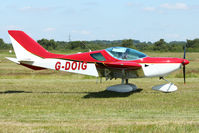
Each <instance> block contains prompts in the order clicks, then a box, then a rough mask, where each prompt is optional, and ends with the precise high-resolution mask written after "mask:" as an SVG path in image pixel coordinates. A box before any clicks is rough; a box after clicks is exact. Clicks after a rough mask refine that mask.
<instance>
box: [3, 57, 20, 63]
mask: <svg viewBox="0 0 199 133" xmlns="http://www.w3.org/2000/svg"><path fill="white" fill-rule="evenodd" d="M6 59H8V60H10V61H12V62H14V63H17V64H20V62H19V61H18V59H17V58H11V57H6Z"/></svg>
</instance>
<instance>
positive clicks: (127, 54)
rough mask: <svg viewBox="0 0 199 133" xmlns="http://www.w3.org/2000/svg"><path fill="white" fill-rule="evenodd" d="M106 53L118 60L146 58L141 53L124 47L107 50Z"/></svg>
mask: <svg viewBox="0 0 199 133" xmlns="http://www.w3.org/2000/svg"><path fill="white" fill-rule="evenodd" d="M106 52H107V53H108V54H109V55H111V56H112V57H114V58H116V59H118V60H137V59H140V58H144V57H147V55H146V54H144V53H142V52H139V51H137V50H135V49H131V48H125V47H111V48H107V49H106Z"/></svg>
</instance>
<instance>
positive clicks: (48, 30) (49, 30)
mask: <svg viewBox="0 0 199 133" xmlns="http://www.w3.org/2000/svg"><path fill="white" fill-rule="evenodd" d="M55 30H56V29H55V28H51V27H48V28H46V29H44V31H45V32H51V31H55Z"/></svg>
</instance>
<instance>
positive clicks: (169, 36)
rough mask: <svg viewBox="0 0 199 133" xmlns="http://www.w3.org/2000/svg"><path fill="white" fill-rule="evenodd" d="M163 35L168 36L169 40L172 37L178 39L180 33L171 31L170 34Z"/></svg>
mask: <svg viewBox="0 0 199 133" xmlns="http://www.w3.org/2000/svg"><path fill="white" fill-rule="evenodd" d="M165 37H166V38H168V39H169V40H173V39H179V38H180V35H179V34H175V33H171V34H165Z"/></svg>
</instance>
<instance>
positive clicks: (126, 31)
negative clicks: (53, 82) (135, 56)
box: [0, 0, 199, 42]
mask: <svg viewBox="0 0 199 133" xmlns="http://www.w3.org/2000/svg"><path fill="white" fill-rule="evenodd" d="M0 18H1V19H0V38H3V40H4V41H5V42H10V40H9V36H8V32H7V31H8V30H23V31H24V32H26V33H27V34H28V35H30V36H31V37H32V38H33V39H35V40H39V39H42V38H46V39H54V40H56V41H69V34H70V36H71V40H72V41H75V40H88V41H89V40H120V39H130V38H131V39H136V40H140V41H146V42H148V41H151V42H155V41H158V40H159V39H161V38H163V39H165V40H166V41H167V42H170V41H185V40H186V39H195V38H199V1H198V0H5V1H3V0H2V1H1V4H0Z"/></svg>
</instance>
